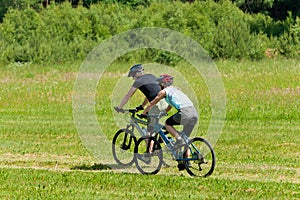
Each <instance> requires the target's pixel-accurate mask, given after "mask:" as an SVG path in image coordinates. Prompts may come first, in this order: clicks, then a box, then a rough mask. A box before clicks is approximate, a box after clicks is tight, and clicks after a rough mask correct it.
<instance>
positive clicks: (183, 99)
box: [143, 74, 198, 146]
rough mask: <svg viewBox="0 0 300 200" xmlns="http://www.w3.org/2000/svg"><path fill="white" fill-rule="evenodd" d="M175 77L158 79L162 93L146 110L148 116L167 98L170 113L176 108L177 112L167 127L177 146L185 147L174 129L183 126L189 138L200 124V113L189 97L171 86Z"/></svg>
mask: <svg viewBox="0 0 300 200" xmlns="http://www.w3.org/2000/svg"><path fill="white" fill-rule="evenodd" d="M173 80H174V77H172V76H171V75H168V74H162V75H161V76H160V77H159V78H158V79H157V81H158V83H159V85H160V86H161V89H162V90H161V91H160V92H159V93H158V95H157V96H156V97H155V98H154V99H153V100H152V101H150V105H149V106H148V107H147V108H146V109H145V110H144V112H143V114H146V113H147V112H148V111H149V110H150V109H151V108H152V107H153V106H155V105H156V104H157V103H158V102H159V101H160V100H161V99H163V98H165V100H166V102H167V103H168V104H169V106H168V107H167V108H166V112H168V111H169V110H170V109H171V108H172V107H174V108H175V109H176V110H177V112H176V113H175V114H174V115H172V116H171V117H169V118H168V119H167V120H166V122H165V127H166V129H167V131H168V132H169V133H171V134H172V135H173V136H174V137H175V138H176V140H177V141H176V143H175V145H178V146H181V145H184V141H183V139H182V138H181V136H180V134H178V132H177V131H176V129H175V128H174V127H173V126H174V125H183V132H184V133H185V134H186V135H187V136H188V137H189V136H190V134H191V132H192V131H193V129H194V127H195V125H196V124H197V122H198V112H197V110H196V108H195V107H194V105H193V102H192V101H191V100H190V99H189V97H188V96H187V95H186V94H184V93H183V92H182V91H181V90H180V89H179V88H178V87H174V86H171V85H172V84H173Z"/></svg>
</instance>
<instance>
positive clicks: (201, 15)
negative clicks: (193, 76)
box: [0, 0, 300, 64]
mask: <svg viewBox="0 0 300 200" xmlns="http://www.w3.org/2000/svg"><path fill="white" fill-rule="evenodd" d="M132 2H134V1H132ZM136 2H137V1H136ZM299 21H300V20H299V19H298V18H297V19H296V20H292V18H288V19H287V20H286V21H284V22H274V21H273V20H272V19H270V18H269V17H266V16H264V15H261V14H260V15H248V14H245V13H243V12H242V11H241V10H239V9H238V8H237V7H236V6H235V5H233V4H232V3H231V2H230V1H229V0H223V1H220V2H219V3H216V2H214V1H201V2H194V3H192V4H190V3H182V2H172V3H171V2H167V1H165V2H161V3H159V2H157V3H151V4H150V5H149V6H148V7H144V6H137V7H134V8H132V7H130V6H126V5H123V4H102V3H98V4H93V5H91V6H90V7H89V8H85V7H82V6H78V7H77V8H72V6H71V5H70V3H63V4H59V5H50V6H48V7H47V8H46V9H42V10H41V11H39V12H38V11H36V10H33V9H31V8H26V9H24V10H14V9H11V10H9V11H8V13H7V15H6V16H5V19H4V21H3V23H2V24H1V25H0V43H1V44H2V45H1V46H0V50H1V55H0V61H8V62H16V61H20V62H36V63H38V62H65V61H74V60H83V59H84V58H85V57H86V56H87V54H88V53H89V52H90V51H91V50H92V49H93V48H94V47H95V46H96V45H98V44H99V43H100V42H101V41H103V40H105V39H107V38H109V37H111V36H113V35H115V34H118V33H121V32H123V31H126V30H130V29H134V28H141V27H162V28H169V29H172V30H176V31H179V32H181V33H183V34H185V35H187V36H189V37H191V38H192V39H194V40H195V41H197V42H198V43H199V44H201V45H202V46H203V48H204V49H206V50H207V52H208V53H209V54H210V56H211V57H213V58H220V59H226V58H234V59H244V58H245V59H261V58H263V57H264V56H265V50H266V49H267V48H273V49H278V53H279V54H280V53H281V54H283V55H285V56H286V57H290V56H291V57H296V56H298V55H299V40H300V39H299V37H300V36H299V32H300V31H299V27H300V22H299ZM128 56H137V57H139V58H140V59H145V60H149V59H154V60H155V61H157V62H162V63H165V64H176V62H178V61H179V60H180V58H179V57H178V56H176V55H174V54H171V53H169V52H164V51H157V50H153V49H149V50H141V51H140V52H138V53H135V54H134V55H127V57H126V56H124V59H128Z"/></svg>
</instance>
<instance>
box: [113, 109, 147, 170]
mask: <svg viewBox="0 0 300 200" xmlns="http://www.w3.org/2000/svg"><path fill="white" fill-rule="evenodd" d="M138 111H139V110H137V109H122V112H124V113H126V114H129V115H130V117H129V123H128V124H127V126H126V127H125V128H123V129H120V130H118V131H117V132H116V134H115V135H114V137H113V140H112V153H113V156H114V159H115V161H116V162H117V163H118V164H119V165H120V166H123V167H128V166H131V165H132V164H133V163H134V147H135V144H136V142H137V139H136V138H137V133H136V134H135V132H136V131H137V132H138V133H139V135H140V136H146V128H145V127H146V126H147V121H145V120H142V119H140V118H137V117H136V113H137V112H138ZM135 130H136V131H135Z"/></svg>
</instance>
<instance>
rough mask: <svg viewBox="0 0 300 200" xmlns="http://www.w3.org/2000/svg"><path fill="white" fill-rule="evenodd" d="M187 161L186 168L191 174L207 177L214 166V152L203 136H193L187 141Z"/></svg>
mask: <svg viewBox="0 0 300 200" xmlns="http://www.w3.org/2000/svg"><path fill="white" fill-rule="evenodd" d="M188 160H189V161H186V170H187V172H188V173H189V174H190V175H192V176H203V177H207V176H209V175H211V174H212V173H213V171H214V168H215V162H216V161H215V153H214V150H213V148H212V147H211V145H210V144H209V143H208V142H207V141H206V140H204V139H203V138H193V139H192V140H191V141H190V143H189V157H188Z"/></svg>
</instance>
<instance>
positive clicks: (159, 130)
mask: <svg viewBox="0 0 300 200" xmlns="http://www.w3.org/2000/svg"><path fill="white" fill-rule="evenodd" d="M163 115H164V113H160V114H158V115H152V116H153V117H155V118H156V119H157V123H156V127H155V134H154V135H153V136H143V137H141V138H140V139H139V140H138V141H137V143H136V145H135V149H134V158H135V159H134V160H135V164H136V167H137V169H138V170H139V171H140V172H141V173H142V174H157V173H158V172H159V170H160V169H161V167H162V164H163V163H164V161H163V152H165V153H167V154H170V155H171V157H172V159H173V160H175V161H177V163H178V164H179V165H178V166H183V169H185V170H186V171H187V172H188V173H189V174H190V175H192V176H203V177H207V176H209V175H211V174H212V173H213V171H214V169H215V165H216V156H215V152H214V150H213V148H212V146H211V145H210V143H209V142H208V141H207V140H205V139H203V138H201V137H195V138H192V139H189V138H188V137H187V136H186V135H185V134H184V133H183V132H179V133H180V135H181V137H182V138H183V139H184V141H185V144H184V145H182V146H179V147H178V146H176V145H175V141H174V140H173V138H172V137H167V136H166V135H165V132H164V131H163V126H162V125H161V124H159V119H160V118H161V117H162V116H163ZM160 141H161V142H160ZM161 144H163V146H164V148H162V147H161Z"/></svg>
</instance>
